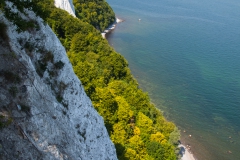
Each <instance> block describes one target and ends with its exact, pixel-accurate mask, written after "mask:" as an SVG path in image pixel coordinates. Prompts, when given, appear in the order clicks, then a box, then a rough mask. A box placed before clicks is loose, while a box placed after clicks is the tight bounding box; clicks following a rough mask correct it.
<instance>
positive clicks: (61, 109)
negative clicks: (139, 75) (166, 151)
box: [0, 1, 117, 160]
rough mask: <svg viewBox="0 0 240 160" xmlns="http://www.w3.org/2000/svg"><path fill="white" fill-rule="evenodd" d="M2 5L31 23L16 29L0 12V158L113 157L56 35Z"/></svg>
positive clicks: (30, 14)
mask: <svg viewBox="0 0 240 160" xmlns="http://www.w3.org/2000/svg"><path fill="white" fill-rule="evenodd" d="M55 2H57V1H55ZM58 2H59V3H60V2H63V1H58ZM64 2H65V1H64ZM6 5H7V6H8V8H9V9H10V12H11V13H17V14H18V16H20V18H21V19H22V20H23V21H26V22H28V23H31V24H33V25H32V26H30V27H28V28H25V29H24V30H22V29H21V28H20V29H19V26H17V25H15V22H14V21H9V19H8V18H6V16H5V15H4V14H3V13H2V12H1V11H0V29H1V34H0V159H47V160H50V159H74V160H78V159H82V160H90V159H93V160H105V159H117V157H116V151H115V148H114V145H113V143H112V142H111V140H110V139H109V135H108V133H107V131H106V128H105V126H104V122H103V119H102V117H101V116H99V115H98V113H97V112H96V110H95V109H94V108H93V106H92V103H91V101H90V99H89V98H88V97H87V96H86V94H85V91H84V89H83V86H82V84H81V82H80V81H79V79H78V78H77V77H76V75H75V74H74V72H73V69H72V65H71V63H70V62H69V60H68V58H67V56H66V51H65V49H64V47H63V46H62V45H61V43H60V41H59V40H58V38H57V37H56V35H55V34H54V33H53V32H52V30H51V29H50V27H49V26H48V25H46V24H44V22H43V20H42V19H41V18H39V17H36V16H35V13H33V12H32V11H29V10H26V9H24V14H23V13H21V12H19V11H18V9H17V8H16V7H15V6H13V4H12V3H11V2H6Z"/></svg>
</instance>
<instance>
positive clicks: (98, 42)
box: [12, 0, 179, 160]
mask: <svg viewBox="0 0 240 160" xmlns="http://www.w3.org/2000/svg"><path fill="white" fill-rule="evenodd" d="M12 1H14V0H12ZM85 1H87V0H85ZM24 3H26V2H24ZM96 4H97V3H96ZM79 5H81V3H80V4H79ZM25 6H26V4H25ZM27 6H31V8H32V9H33V10H34V11H35V12H36V13H37V14H38V15H40V16H41V17H42V18H43V19H44V20H45V21H46V22H47V23H48V24H49V25H50V26H51V28H52V29H53V31H54V32H55V33H56V35H57V36H58V37H59V39H60V40H61V42H62V44H63V45H64V46H65V48H66V50H67V51H68V56H69V59H70V61H71V63H72V65H73V68H74V71H75V73H76V74H77V76H78V77H79V79H80V80H81V82H82V83H83V85H84V87H85V91H86V93H87V94H88V96H89V97H90V99H91V100H92V102H93V104H94V107H95V108H96V109H97V111H98V112H99V114H100V115H101V116H102V117H103V118H104V121H105V125H106V127H107V130H108V133H109V135H110V137H111V139H112V141H113V143H114V144H115V147H116V149H117V155H118V158H119V159H144V160H147V159H149V160H150V159H152V160H153V159H159V160H160V159H161V160H162V159H166V160H174V159H177V154H176V153H175V152H176V148H177V140H178V138H179V131H178V130H177V128H176V126H175V125H174V124H173V123H171V122H168V121H166V120H165V119H164V117H163V115H162V114H161V112H160V111H159V110H157V109H156V108H155V106H154V105H153V104H152V103H151V102H150V99H149V96H148V95H147V94H146V93H144V92H143V91H142V90H141V89H139V87H138V84H137V82H136V81H135V80H134V78H133V77H132V75H131V73H130V70H129V68H128V64H127V62H126V60H125V59H124V58H123V57H122V56H121V55H120V54H118V53H116V52H115V51H114V50H113V49H112V48H111V47H110V46H109V45H108V42H107V41H106V40H105V39H103V38H102V37H101V34H100V32H99V31H98V30H96V29H95V28H94V27H93V26H92V25H90V24H89V23H85V22H83V21H82V20H80V19H77V18H74V17H72V16H71V15H69V14H68V13H67V12H65V11H63V10H60V9H57V8H55V7H54V3H53V1H52V0H41V1H40V0H35V1H33V2H31V3H29V2H28V4H27ZM85 7H86V6H85ZM76 12H77V13H80V12H81V11H79V9H78V8H77V7H76Z"/></svg>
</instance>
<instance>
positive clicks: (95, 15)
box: [73, 0, 115, 32]
mask: <svg viewBox="0 0 240 160" xmlns="http://www.w3.org/2000/svg"><path fill="white" fill-rule="evenodd" d="M73 3H74V6H75V10H76V16H77V17H78V18H79V19H81V20H82V21H83V22H88V23H89V24H91V25H93V26H94V27H95V28H97V29H99V30H100V31H101V32H102V31H104V29H105V28H107V27H108V25H109V24H111V23H113V22H114V20H115V14H114V12H113V10H112V8H111V7H110V6H109V5H108V4H107V2H106V1H105V0H73Z"/></svg>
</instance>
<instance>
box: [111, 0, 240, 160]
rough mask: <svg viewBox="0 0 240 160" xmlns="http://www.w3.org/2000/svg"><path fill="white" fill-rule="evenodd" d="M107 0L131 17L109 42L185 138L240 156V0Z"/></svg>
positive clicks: (205, 151)
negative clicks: (239, 0)
mask: <svg viewBox="0 0 240 160" xmlns="http://www.w3.org/2000/svg"><path fill="white" fill-rule="evenodd" d="M107 2H108V3H109V4H110V5H111V6H112V8H113V9H114V11H115V13H116V15H117V16H118V17H119V18H122V19H124V20H125V21H124V22H123V23H120V24H118V25H117V27H116V29H115V30H114V31H113V32H112V33H111V34H110V35H108V40H109V43H110V44H111V45H112V46H113V47H114V48H115V49H116V50H117V51H118V52H120V53H121V54H122V55H123V56H124V57H125V58H126V59H127V60H128V62H129V66H130V68H131V71H132V73H133V74H134V76H135V77H136V78H137V80H138V82H139V84H140V86H141V87H142V88H143V89H144V90H145V91H147V92H148V93H149V95H150V97H151V99H152V101H153V102H154V103H155V104H156V106H157V107H158V108H160V109H161V110H162V111H163V112H164V115H165V117H166V118H167V119H168V120H170V121H173V122H175V123H176V124H177V125H178V127H179V128H180V130H181V134H182V141H183V142H184V143H185V144H190V145H191V146H192V152H193V153H194V155H195V156H196V157H197V158H198V159H201V160H202V159H206V160H229V159H230V160H238V159H240V74H239V73H240V72H239V71H240V63H239V62H240V29H239V28H240V18H239V17H240V2H238V1H235V0H229V1H223V0H218V1H217V0H208V1H206V0H203V1H200V0H180V1H173V0H161V1H157V0H148V1H140V0H131V1H127V0H122V1H117V0H107ZM139 19H141V21H139ZM184 131H185V132H184ZM189 134H191V135H192V137H191V138H189V137H188V135H189Z"/></svg>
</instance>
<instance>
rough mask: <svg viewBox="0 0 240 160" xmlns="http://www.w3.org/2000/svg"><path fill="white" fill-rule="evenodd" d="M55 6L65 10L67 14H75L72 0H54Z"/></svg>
mask: <svg viewBox="0 0 240 160" xmlns="http://www.w3.org/2000/svg"><path fill="white" fill-rule="evenodd" d="M55 6H56V7H57V8H61V9H63V10H65V11H67V12H68V13H69V14H71V15H73V16H74V17H76V15H75V9H74V5H73V2H72V0H55Z"/></svg>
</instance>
